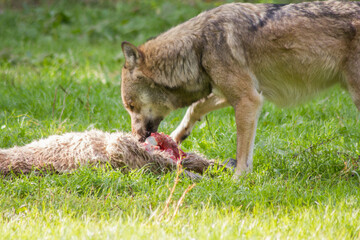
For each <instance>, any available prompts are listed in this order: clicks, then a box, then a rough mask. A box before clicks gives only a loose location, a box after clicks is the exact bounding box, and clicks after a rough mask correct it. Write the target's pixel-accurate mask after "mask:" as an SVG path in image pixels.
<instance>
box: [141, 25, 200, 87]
mask: <svg viewBox="0 0 360 240" xmlns="http://www.w3.org/2000/svg"><path fill="white" fill-rule="evenodd" d="M198 22H199V20H198V19H197V18H193V19H191V20H189V21H187V22H185V23H183V24H180V25H178V26H176V27H174V28H172V29H170V30H169V31H167V32H165V33H163V34H161V35H159V36H158V37H156V38H155V39H152V40H150V41H148V42H146V43H145V44H143V45H142V46H140V49H141V50H142V51H143V52H144V55H145V65H146V69H147V70H148V71H149V72H150V73H151V75H152V79H154V81H155V82H156V83H157V84H161V85H163V86H166V87H170V88H176V87H180V86H184V84H187V85H192V86H194V85H197V84H199V82H202V81H204V79H203V78H204V76H203V75H204V70H203V68H202V66H201V55H202V44H201V41H202V38H203V37H202V32H201V29H199V27H197V23H198ZM189 87H190V86H189Z"/></svg>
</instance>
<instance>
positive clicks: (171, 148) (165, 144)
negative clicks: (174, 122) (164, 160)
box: [145, 133, 186, 162]
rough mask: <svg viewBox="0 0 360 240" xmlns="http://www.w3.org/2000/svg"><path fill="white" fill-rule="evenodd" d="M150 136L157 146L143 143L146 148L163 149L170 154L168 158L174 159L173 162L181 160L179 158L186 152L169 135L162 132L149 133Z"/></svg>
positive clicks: (183, 156)
mask: <svg viewBox="0 0 360 240" xmlns="http://www.w3.org/2000/svg"><path fill="white" fill-rule="evenodd" d="M151 136H152V137H154V138H155V140H156V142H157V146H153V145H150V144H147V143H145V146H146V149H147V150H148V151H149V150H152V149H159V150H161V151H165V152H167V153H168V154H169V155H170V158H171V159H172V160H174V162H178V161H181V159H183V158H185V157H186V153H185V152H184V151H183V150H181V149H180V147H179V146H178V145H177V144H176V142H175V141H174V140H173V139H172V138H171V137H170V136H168V135H166V134H164V133H151ZM149 146H150V147H149Z"/></svg>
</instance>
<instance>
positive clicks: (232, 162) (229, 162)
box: [221, 158, 237, 171]
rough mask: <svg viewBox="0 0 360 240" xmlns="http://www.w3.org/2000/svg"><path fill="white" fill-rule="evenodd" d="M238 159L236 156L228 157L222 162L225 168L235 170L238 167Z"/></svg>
mask: <svg viewBox="0 0 360 240" xmlns="http://www.w3.org/2000/svg"><path fill="white" fill-rule="evenodd" d="M236 164H237V161H236V159H234V158H228V159H226V160H225V161H223V162H222V163H221V165H223V166H225V168H227V169H229V170H231V171H234V169H235V168H236Z"/></svg>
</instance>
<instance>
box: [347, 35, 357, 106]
mask: <svg viewBox="0 0 360 240" xmlns="http://www.w3.org/2000/svg"><path fill="white" fill-rule="evenodd" d="M359 42H360V41H359ZM359 46H360V45H359ZM359 48H360V47H359ZM345 80H346V85H347V88H348V90H349V93H350V95H351V98H352V100H353V102H354V104H355V106H356V107H357V109H358V110H359V111H360V49H359V51H358V52H357V53H356V54H354V55H353V57H352V58H350V59H349V61H348V63H347V68H346V70H345Z"/></svg>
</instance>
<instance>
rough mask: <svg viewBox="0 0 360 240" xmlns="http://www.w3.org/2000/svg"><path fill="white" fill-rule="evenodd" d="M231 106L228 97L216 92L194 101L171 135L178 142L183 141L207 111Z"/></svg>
mask: <svg viewBox="0 0 360 240" xmlns="http://www.w3.org/2000/svg"><path fill="white" fill-rule="evenodd" d="M227 106H229V103H228V102H227V101H226V99H224V98H221V97H219V96H217V95H215V94H214V93H211V94H209V96H207V97H206V98H203V99H201V100H199V101H197V102H195V103H193V104H192V105H191V106H190V107H189V108H188V109H187V111H186V114H185V116H184V118H183V119H182V121H181V123H180V125H179V126H178V127H177V128H176V129H175V131H174V132H172V133H171V135H170V136H171V137H172V138H173V139H174V140H175V141H176V142H177V143H180V142H182V141H183V140H184V139H185V138H187V137H188V136H189V135H190V133H191V130H192V129H193V127H194V125H195V123H196V122H197V121H200V120H201V118H202V117H203V116H204V115H206V114H207V113H209V112H211V111H214V110H217V109H220V108H224V107H227Z"/></svg>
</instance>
